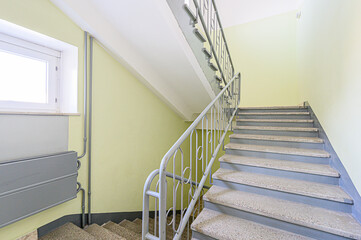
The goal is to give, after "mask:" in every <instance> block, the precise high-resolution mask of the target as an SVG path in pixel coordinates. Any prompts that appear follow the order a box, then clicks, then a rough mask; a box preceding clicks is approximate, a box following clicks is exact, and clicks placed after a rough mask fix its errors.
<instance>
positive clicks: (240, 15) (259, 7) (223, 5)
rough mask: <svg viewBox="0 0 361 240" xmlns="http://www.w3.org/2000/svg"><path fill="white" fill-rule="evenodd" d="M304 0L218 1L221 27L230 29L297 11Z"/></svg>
mask: <svg viewBox="0 0 361 240" xmlns="http://www.w3.org/2000/svg"><path fill="white" fill-rule="evenodd" d="M303 1H304V0H219V1H217V2H216V3H217V7H218V12H219V15H220V17H221V21H222V24H223V27H231V26H234V25H239V24H243V23H247V22H252V21H255V20H259V19H263V18H266V17H271V16H275V15H278V14H282V13H286V12H289V11H292V10H296V9H299V7H300V6H301V4H302V2H303Z"/></svg>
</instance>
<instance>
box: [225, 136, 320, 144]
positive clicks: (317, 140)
mask: <svg viewBox="0 0 361 240" xmlns="http://www.w3.org/2000/svg"><path fill="white" fill-rule="evenodd" d="M229 137H230V138H237V139H250V140H265V141H280V142H298V143H323V140H322V139H321V138H317V137H293V136H275V135H256V134H232V135H230V136H229Z"/></svg>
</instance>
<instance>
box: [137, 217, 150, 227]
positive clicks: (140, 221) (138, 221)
mask: <svg viewBox="0 0 361 240" xmlns="http://www.w3.org/2000/svg"><path fill="white" fill-rule="evenodd" d="M151 220H153V218H149V222H150V221H151ZM153 221H154V220H153ZM133 223H135V224H138V225H140V226H142V223H143V222H142V219H140V218H136V219H134V220H133Z"/></svg>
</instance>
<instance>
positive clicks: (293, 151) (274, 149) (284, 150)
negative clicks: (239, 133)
mask: <svg viewBox="0 0 361 240" xmlns="http://www.w3.org/2000/svg"><path fill="white" fill-rule="evenodd" d="M225 148H226V149H231V150H240V151H252V152H266V153H276V154H287V155H298V156H306V157H319V158H329V157H330V156H331V155H330V154H329V153H328V152H326V151H325V150H321V149H308V148H291V147H278V146H266V145H252V144H239V143H228V144H227V145H226V146H225Z"/></svg>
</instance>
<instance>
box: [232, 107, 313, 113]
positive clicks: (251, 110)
mask: <svg viewBox="0 0 361 240" xmlns="http://www.w3.org/2000/svg"><path fill="white" fill-rule="evenodd" d="M272 112H308V109H307V108H282V109H240V110H239V112H238V113H272Z"/></svg>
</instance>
